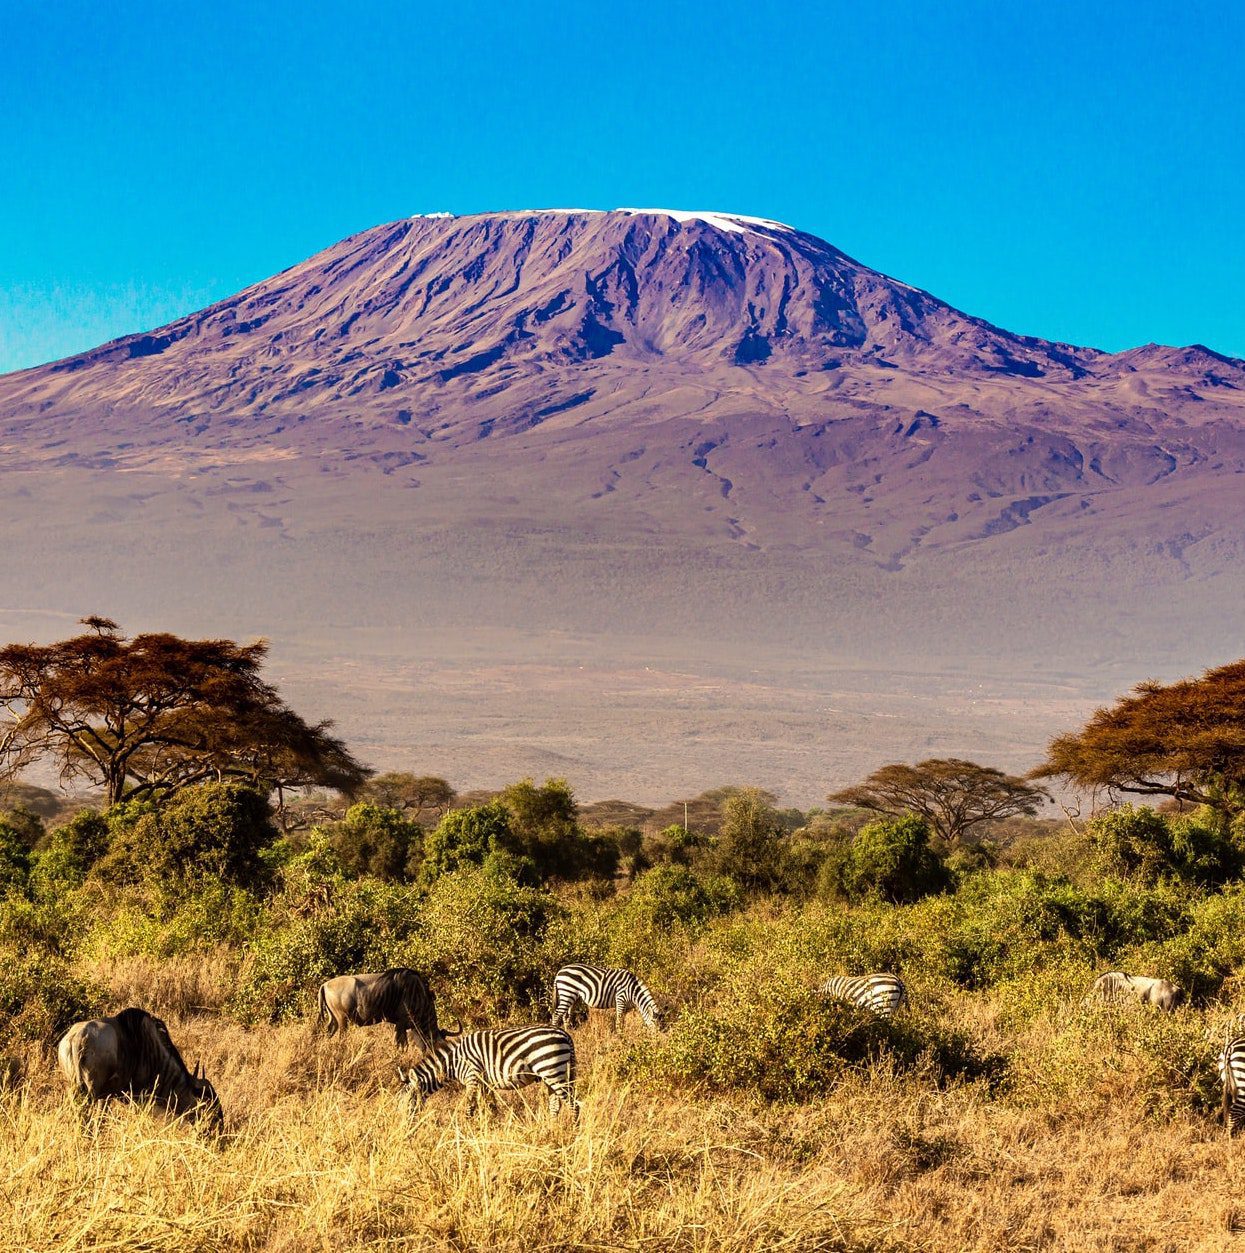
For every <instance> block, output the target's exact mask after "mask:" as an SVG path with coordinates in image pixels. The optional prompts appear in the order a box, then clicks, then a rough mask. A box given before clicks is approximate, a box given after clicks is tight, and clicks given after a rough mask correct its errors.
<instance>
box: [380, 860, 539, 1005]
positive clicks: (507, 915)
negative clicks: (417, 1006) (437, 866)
mask: <svg viewBox="0 0 1245 1253" xmlns="http://www.w3.org/2000/svg"><path fill="white" fill-rule="evenodd" d="M562 913H563V910H562V908H561V907H560V906H559V905H558V903H557V902H556V900H555V899H554V898H553V897H552V896H551V895H550V894H549V893H548V892H545V891H542V890H541V889H539V888H534V887H529V886H527V885H525V884H522V883H519V882H517V881H516V880H515V879H513V878H511V877H510V876H509V875H506V874H504V873H497V872H494V871H490V869H489V868H487V867H484V868H478V867H468V868H464V869H461V870H457V871H454V872H453V873H452V874H447V875H443V876H442V877H441V878H439V879H438V880H437V881H436V883H434V884H433V885H432V887H431V888H430V889H429V890H428V893H427V895H426V897H425V898H424V900H423V902H422V908H421V909H420V911H419V916H418V925H417V926H416V927H414V928H412V931H411V934H410V936H409V938H408V939H406V940H405V941H404V942H403V943H402V944H401V945H399V946H398V948H397V949H396V950H395V957H394V960H395V961H396V962H400V963H401V964H403V965H410V966H414V967H415V968H416V969H417V970H420V971H422V972H423V973H424V974H425V975H427V976H428V977H429V978H431V979H432V980H433V986H434V987H435V988H436V989H437V993H438V998H439V999H444V1000H445V1003H446V1005H447V1006H449V1007H452V1008H453V1009H454V1010H455V1011H456V1012H457V1013H458V1014H460V1015H464V1016H466V1017H468V1018H470V1019H471V1020H474V1021H476V1022H477V1023H478V1024H479V1025H485V1024H493V1023H496V1022H498V1021H499V1020H504V1019H506V1018H507V1017H509V1016H510V1015H511V1014H514V1013H516V1012H523V1013H526V1014H531V1013H532V1012H533V1011H536V1012H537V1014H538V1016H539V1017H544V1016H545V1014H546V1013H547V1010H548V1005H547V995H546V987H547V984H548V983H549V982H550V980H551V978H552V975H553V973H554V972H553V970H552V969H550V968H549V966H550V962H549V960H548V958H547V956H546V953H545V950H544V948H543V940H544V937H545V933H546V931H547V929H548V927H549V925H550V922H551V921H552V920H553V919H554V918H556V917H558V916H559V915H561V914H562ZM443 989H444V996H443V995H442V990H443ZM538 1007H539V1008H538Z"/></svg>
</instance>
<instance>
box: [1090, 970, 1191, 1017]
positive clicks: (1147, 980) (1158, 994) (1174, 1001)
mask: <svg viewBox="0 0 1245 1253" xmlns="http://www.w3.org/2000/svg"><path fill="white" fill-rule="evenodd" d="M1089 995H1090V996H1091V997H1097V998H1098V999H1100V1000H1104V1001H1118V1000H1121V999H1123V998H1124V997H1129V996H1133V997H1136V998H1137V1000H1139V1001H1140V1002H1141V1003H1142V1004H1143V1005H1153V1006H1154V1007H1155V1008H1156V1009H1161V1010H1164V1011H1166V1012H1167V1013H1169V1014H1170V1013H1172V1012H1173V1011H1174V1010H1176V1009H1178V1008H1179V1007H1180V1004H1181V1002H1182V1001H1183V1000H1184V999H1185V995H1184V988H1181V987H1178V986H1177V985H1176V984H1174V983H1172V982H1171V981H1170V980H1168V979H1155V978H1153V977H1152V976H1150V975H1127V974H1125V973H1124V972H1123V971H1122V970H1109V971H1107V973H1106V974H1105V975H1099V976H1098V978H1097V979H1095V980H1094V986H1093V987H1092V988H1090V990H1089Z"/></svg>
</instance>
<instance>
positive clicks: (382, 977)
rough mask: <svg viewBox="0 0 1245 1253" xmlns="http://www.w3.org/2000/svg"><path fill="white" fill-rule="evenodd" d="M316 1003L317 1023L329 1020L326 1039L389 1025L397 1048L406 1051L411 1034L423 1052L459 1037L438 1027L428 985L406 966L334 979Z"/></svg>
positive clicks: (322, 988)
mask: <svg viewBox="0 0 1245 1253" xmlns="http://www.w3.org/2000/svg"><path fill="white" fill-rule="evenodd" d="M318 999H319V1006H320V1021H321V1022H325V1021H327V1023H328V1034H329V1035H336V1034H337V1032H338V1031H345V1029H346V1028H347V1027H352V1026H353V1027H374V1026H376V1024H377V1023H381V1022H391V1023H393V1027H394V1042H395V1043H396V1044H397V1046H398V1048H400V1049H404V1048H406V1033H407V1032H408V1031H412V1032H414V1033H415V1036H416V1037H417V1039H418V1040H419V1043H420V1044H421V1045H422V1046H423V1048H424V1050H425V1052H427V1051H428V1050H430V1049H434V1048H436V1046H437V1045H438V1044H439V1043H440V1042H441V1041H443V1040H444V1039H445V1038H446V1037H447V1036H450V1035H457V1034H458V1032H452V1031H442V1030H441V1028H440V1027H439V1026H437V1002H436V998H435V997H434V996H433V994H432V989H431V988H430V987H429V986H428V980H427V979H425V978H424V976H423V975H421V974H420V973H419V971H418V970H412V969H411V968H410V967H409V966H395V967H393V968H392V969H390V970H383V971H381V972H380V973H379V974H360V975H338V976H337V978H335V979H329V980H328V981H327V982H326V983H322V984H321V985H320V994H319V998H318Z"/></svg>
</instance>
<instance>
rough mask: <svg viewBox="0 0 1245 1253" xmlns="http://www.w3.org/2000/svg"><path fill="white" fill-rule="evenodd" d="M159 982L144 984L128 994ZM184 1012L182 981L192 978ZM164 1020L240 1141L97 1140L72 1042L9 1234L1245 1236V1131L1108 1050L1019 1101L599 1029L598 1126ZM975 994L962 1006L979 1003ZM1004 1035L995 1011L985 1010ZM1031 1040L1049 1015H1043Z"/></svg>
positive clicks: (305, 1240) (1153, 1240) (286, 1032)
mask: <svg viewBox="0 0 1245 1253" xmlns="http://www.w3.org/2000/svg"><path fill="white" fill-rule="evenodd" d="M136 973H137V972H136V971H134V970H127V971H126V977H125V978H124V979H122V980H120V986H121V987H122V988H124V989H126V990H127V991H128V990H131V989H132V988H133V987H134V984H133V979H134V978H135V977H136ZM171 999H172V1003H174V1004H176V1003H178V1001H179V999H182V998H181V994H180V993H179V994H175V995H172V998H171ZM148 1003H150V1004H152V1007H153V1008H156V1009H158V1010H160V1011H161V1012H163V1013H165V1014H166V1015H167V1018H168V1021H169V1025H170V1028H171V1029H172V1031H173V1033H174V1037H175V1038H176V1039H177V1040H178V1041H179V1043H180V1044H181V1045H182V1046H183V1052H184V1053H185V1055H186V1058H187V1061H188V1062H191V1063H193V1061H194V1060H195V1059H197V1058H201V1059H202V1060H203V1061H204V1062H205V1064H206V1066H207V1069H208V1073H209V1075H210V1076H211V1077H212V1078H213V1080H214V1081H215V1082H216V1084H217V1086H218V1088H219V1090H220V1093H221V1097H222V1100H223V1102H224V1105H225V1109H226V1115H227V1121H228V1134H227V1135H226V1137H225V1138H224V1140H223V1141H221V1142H220V1143H216V1142H213V1141H211V1140H209V1139H206V1138H203V1137H201V1136H200V1135H199V1134H198V1133H196V1132H195V1131H194V1130H193V1129H191V1128H189V1127H186V1126H183V1125H180V1124H175V1123H171V1122H169V1121H168V1120H167V1119H165V1118H163V1117H162V1116H159V1115H155V1114H152V1113H150V1112H148V1111H145V1110H142V1109H136V1108H132V1107H128V1106H123V1105H115V1106H113V1107H111V1108H109V1109H108V1110H107V1111H106V1112H105V1113H103V1114H102V1116H100V1117H99V1118H98V1119H97V1120H96V1122H95V1125H94V1126H93V1127H88V1128H87V1129H86V1130H84V1129H83V1128H82V1127H81V1126H80V1124H79V1122H78V1120H77V1116H76V1114H75V1113H74V1112H73V1110H72V1109H71V1108H70V1107H69V1106H68V1105H67V1103H66V1102H65V1100H64V1098H63V1096H62V1092H61V1084H60V1082H59V1076H57V1075H56V1074H55V1073H54V1069H53V1065H52V1062H51V1060H50V1059H48V1058H44V1059H42V1060H41V1062H40V1063H39V1065H38V1066H36V1067H33V1068H32V1070H31V1072H30V1075H29V1077H28V1079H27V1081H26V1083H25V1084H24V1085H23V1086H21V1087H19V1088H17V1089H14V1090H11V1091H9V1092H7V1093H3V1094H0V1119H2V1121H3V1128H4V1130H3V1133H2V1139H0V1189H2V1195H3V1197H4V1201H5V1208H6V1211H7V1214H8V1216H7V1217H6V1220H5V1222H4V1223H3V1224H0V1249H4V1250H9V1249H12V1250H19V1249H20V1250H51V1249H58V1250H60V1249H66V1250H67V1249H125V1250H132V1249H138V1250H185V1249H195V1250H198V1249H201V1250H235V1249H236V1250H244V1249H245V1250H274V1251H275V1250H281V1251H285V1250H303V1249H311V1250H316V1249H334V1250H351V1249H363V1248H379V1247H385V1248H401V1249H453V1250H466V1249H497V1250H512V1249H513V1250H524V1251H525V1253H535V1251H537V1250H552V1249H573V1248H582V1249H654V1250H665V1249H671V1250H706V1251H708V1250H739V1251H740V1253H743V1251H745V1250H756V1249H775V1250H779V1249H781V1250H792V1251H802V1250H823V1249H826V1250H832V1249H845V1250H865V1249H907V1250H916V1249H920V1250H926V1249H928V1250H948V1251H950V1250H980V1251H982V1253H984V1251H986V1250H998V1249H1009V1250H1012V1249H1014V1250H1038V1249H1076V1250H1103V1251H1106V1250H1112V1251H1117V1250H1155V1251H1158V1250H1173V1251H1174V1250H1190V1249H1192V1250H1202V1249H1207V1250H1209V1249H1227V1248H1238V1247H1242V1243H1243V1242H1245V1234H1238V1232H1240V1233H1245V1202H1241V1201H1238V1198H1239V1197H1242V1196H1245V1164H1243V1162H1245V1159H1243V1158H1242V1153H1243V1152H1245V1144H1230V1143H1229V1142H1228V1141H1227V1139H1226V1138H1225V1137H1224V1134H1223V1132H1222V1131H1221V1130H1220V1129H1219V1128H1218V1127H1217V1125H1216V1124H1215V1123H1214V1122H1213V1121H1211V1120H1210V1119H1208V1118H1205V1117H1202V1116H1200V1115H1194V1114H1192V1113H1188V1114H1183V1113H1179V1112H1178V1113H1176V1114H1169V1115H1167V1116H1162V1117H1160V1116H1156V1115H1155V1114H1154V1113H1147V1108H1146V1107H1147V1101H1146V1094H1145V1092H1144V1091H1143V1090H1142V1087H1141V1085H1140V1083H1139V1080H1138V1076H1137V1075H1136V1074H1134V1073H1133V1072H1132V1071H1130V1069H1129V1067H1128V1066H1127V1065H1118V1064H1115V1063H1114V1062H1113V1059H1112V1058H1110V1057H1108V1056H1106V1055H1105V1054H1104V1055H1103V1056H1101V1057H1095V1058H1091V1059H1090V1062H1089V1064H1088V1067H1087V1074H1090V1075H1092V1076H1093V1082H1092V1083H1090V1084H1088V1085H1087V1087H1086V1089H1085V1092H1084V1098H1083V1100H1079V1101H1076V1102H1073V1103H1066V1102H1065V1103H1061V1102H1060V1101H1058V1100H1055V1099H1049V1098H1044V1097H1043V1096H1042V1093H1041V1089H1040V1085H1039V1086H1036V1087H1033V1088H1032V1089H1026V1090H1025V1091H1027V1092H1028V1094H1029V1095H1028V1096H1027V1097H1026V1099H1025V1100H1023V1101H1022V1100H1019V1099H998V1098H996V1097H991V1096H990V1095H989V1094H988V1093H987V1092H986V1091H984V1089H982V1088H978V1087H971V1086H968V1087H961V1088H951V1089H949V1090H945V1091H942V1090H939V1089H938V1088H937V1087H936V1086H935V1085H934V1084H933V1083H932V1082H931V1081H930V1079H929V1078H928V1077H922V1076H919V1075H918V1076H913V1075H907V1076H904V1075H897V1074H893V1073H889V1072H888V1071H886V1070H878V1071H876V1072H875V1073H873V1074H871V1075H860V1076H857V1077H855V1078H853V1079H852V1080H850V1081H849V1082H848V1083H846V1084H844V1085H843V1086H841V1087H840V1088H839V1089H837V1090H836V1091H834V1092H833V1093H829V1094H827V1096H826V1097H825V1098H824V1099H823V1100H821V1101H819V1102H815V1103H813V1104H811V1105H806V1106H800V1107H782V1106H765V1105H761V1104H756V1103H751V1102H748V1101H744V1100H735V1101H726V1100H719V1099H712V1098H709V1097H696V1096H694V1095H691V1094H686V1093H684V1094H676V1093H661V1092H654V1091H651V1090H647V1089H645V1088H642V1087H639V1086H628V1085H627V1084H626V1083H624V1082H623V1081H622V1080H620V1079H619V1077H618V1068H617V1065H616V1060H617V1057H618V1055H619V1049H618V1045H617V1044H616V1042H615V1041H614V1040H613V1039H612V1038H611V1036H610V1035H609V1033H608V1031H607V1030H606V1029H605V1024H604V1023H603V1021H601V1020H599V1019H594V1021H592V1022H591V1023H590V1024H589V1025H588V1026H587V1027H586V1028H584V1029H583V1030H582V1031H581V1032H580V1033H579V1035H578V1041H579V1044H580V1052H581V1072H582V1073H581V1098H582V1101H583V1116H582V1119H581V1121H580V1123H579V1124H578V1126H572V1124H571V1123H570V1121H569V1119H567V1118H566V1117H565V1115H563V1117H562V1118H560V1119H556V1120H555V1119H553V1118H551V1117H550V1116H549V1115H548V1113H547V1111H546V1109H545V1105H544V1101H543V1099H542V1098H541V1097H540V1095H539V1094H538V1093H537V1092H536V1091H535V1090H530V1095H528V1094H524V1093H517V1094H512V1095H510V1096H508V1097H504V1098H503V1103H502V1107H501V1110H500V1112H499V1113H497V1114H496V1115H493V1116H492V1117H481V1118H476V1117H474V1116H469V1115H468V1114H467V1112H466V1109H465V1105H464V1103H463V1101H462V1100H461V1098H460V1096H458V1095H457V1094H454V1093H450V1092H446V1093H442V1094H440V1095H438V1096H437V1097H435V1098H433V1100H432V1101H431V1102H430V1103H429V1104H428V1105H427V1106H426V1107H425V1109H424V1110H423V1112H422V1113H421V1115H420V1116H419V1117H418V1119H417V1120H416V1121H414V1122H413V1123H412V1122H411V1121H410V1120H409V1119H408V1118H407V1115H406V1113H405V1110H404V1108H403V1105H402V1103H401V1101H400V1098H399V1096H398V1093H397V1085H396V1076H395V1073H394V1062H395V1060H396V1056H397V1055H396V1051H395V1049H394V1045H393V1039H392V1035H391V1034H390V1033H389V1031H388V1030H387V1029H384V1028H379V1029H375V1030H372V1031H366V1032H365V1031H357V1030H356V1031H351V1032H349V1033H348V1034H347V1035H346V1036H345V1037H344V1038H341V1037H339V1038H338V1039H336V1040H332V1041H330V1040H326V1039H324V1038H323V1037H322V1036H321V1035H319V1034H318V1033H317V1031H316V1030H315V1029H314V1027H313V1025H312V1024H295V1025H289V1026H282V1027H262V1028H256V1029H251V1030H248V1029H246V1028H243V1027H241V1026H238V1025H236V1024H234V1023H231V1022H228V1021H225V1020H222V1019H220V1018H218V1017H216V1016H215V1015H208V1014H197V1015H190V1016H185V1017H183V1016H179V1015H177V1014H175V1013H173V1012H172V1011H171V1010H170V1009H167V1008H166V1007H165V1006H163V1005H160V1004H159V1002H158V1001H156V1000H155V999H154V998H148ZM972 1004H973V1003H972V1002H971V1000H970V999H969V998H967V997H966V998H965V1001H964V1004H963V1005H962V1006H959V1007H957V1013H958V1014H960V1015H961V1016H964V1017H968V1018H971V1017H972V1016H973V1014H974V1010H973V1008H972ZM975 1012H976V1015H977V1022H976V1024H975V1026H976V1028H977V1030H978V1031H979V1032H981V1033H982V1034H983V1035H989V1034H990V1033H991V1032H992V1031H993V1030H994V1029H995V1027H994V1022H993V1020H994V1012H993V1010H992V1009H991V1007H990V1006H989V1005H988V1004H980V1006H979V1008H978V1009H977V1010H976V1011H975ZM1031 1033H1032V1035H1033V1036H1034V1037H1035V1038H1034V1039H1033V1040H1032V1041H1031V1044H1032V1047H1033V1053H1032V1055H1033V1056H1040V1053H1041V1047H1042V1046H1043V1038H1042V1037H1043V1034H1044V1033H1045V1034H1046V1035H1050V1034H1051V1033H1052V1024H1051V1023H1049V1022H1038V1023H1037V1024H1035V1025H1034V1026H1033V1027H1032V1028H1031Z"/></svg>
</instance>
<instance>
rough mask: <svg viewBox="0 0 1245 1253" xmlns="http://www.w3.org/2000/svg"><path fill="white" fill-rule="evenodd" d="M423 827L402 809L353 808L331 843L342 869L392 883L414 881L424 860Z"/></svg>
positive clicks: (333, 833) (335, 829)
mask: <svg viewBox="0 0 1245 1253" xmlns="http://www.w3.org/2000/svg"><path fill="white" fill-rule="evenodd" d="M423 837H424V831H423V828H422V827H421V826H420V825H419V824H418V823H417V822H412V821H411V820H410V819H409V818H407V817H406V816H405V815H404V814H403V813H402V811H401V810H399V809H389V808H383V807H381V806H379V805H367V804H360V805H352V806H351V807H350V808H349V809H348V810H347V811H346V816H345V817H344V818H343V819H342V820H341V822H339V823H337V824H336V825H335V826H334V827H332V828H331V830H330V832H329V843H330V845H331V846H332V848H333V851H334V853H336V855H337V860H338V862H339V864H340V865H341V867H342V869H343V870H344V871H345V872H346V873H347V874H349V875H352V876H354V877H356V878H357V877H358V876H360V875H365V874H370V875H374V876H375V877H376V878H378V879H388V880H390V881H391V882H393V881H399V880H404V879H412V878H414V877H415V875H416V873H417V872H418V870H419V863H420V861H421V860H422V857H423Z"/></svg>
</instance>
